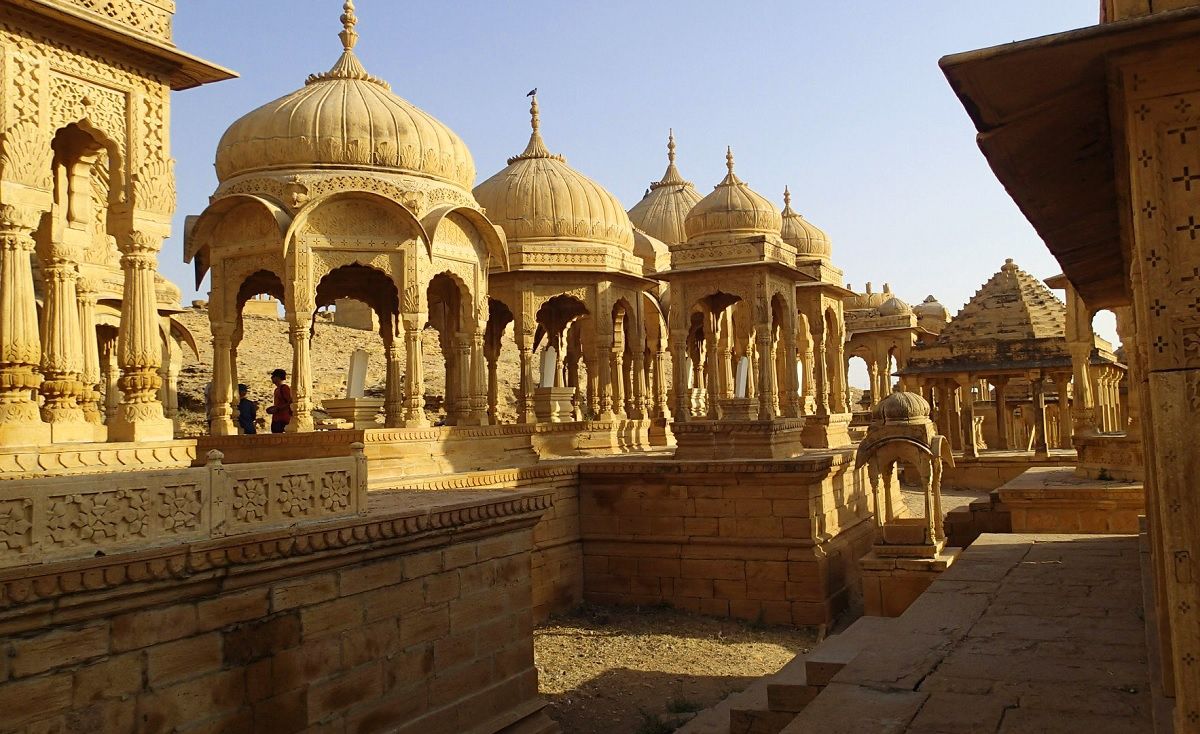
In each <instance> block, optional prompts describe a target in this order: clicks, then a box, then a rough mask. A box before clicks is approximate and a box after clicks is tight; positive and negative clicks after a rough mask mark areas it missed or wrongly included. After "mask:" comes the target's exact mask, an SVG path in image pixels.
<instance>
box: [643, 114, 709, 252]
mask: <svg viewBox="0 0 1200 734" xmlns="http://www.w3.org/2000/svg"><path fill="white" fill-rule="evenodd" d="M700 198H701V197H700V192H698V191H696V187H695V186H693V185H692V182H691V181H685V180H684V178H683V176H681V175H680V174H679V169H678V168H676V167H675V132H674V131H673V130H672V131H671V132H670V133H669V135H668V137H667V171H666V173H664V174H663V177H662V180H659V181H655V182H654V183H652V184H650V189H649V190H648V191H646V195H645V196H643V197H642V200H641V201H639V202H638V203H637V204H635V205H634V206H633V208H632V209H630V210H629V219H630V221H632V222H633V226H635V227H637V228H638V229H640V230H642V231H643V232H646V233H647V234H649V235H650V236H651V237H655V238H657V239H659V240H662V241H663V242H666V243H667V244H668V245H677V244H679V243H681V242H684V241H686V240H687V234H686V232H685V231H684V226H683V222H684V220H685V219H686V218H687V215H688V212H690V211H691V210H692V207H694V206H695V205H696V203H697V202H698V201H700Z"/></svg>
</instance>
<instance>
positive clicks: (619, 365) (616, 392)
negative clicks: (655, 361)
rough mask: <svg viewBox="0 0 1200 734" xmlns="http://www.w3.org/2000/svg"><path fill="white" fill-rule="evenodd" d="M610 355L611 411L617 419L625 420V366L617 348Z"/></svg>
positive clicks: (620, 352)
mask: <svg viewBox="0 0 1200 734" xmlns="http://www.w3.org/2000/svg"><path fill="white" fill-rule="evenodd" d="M611 355H612V367H611V368H610V369H611V370H612V373H611V374H612V410H613V413H614V414H615V416H616V417H617V418H625V417H627V414H626V413H625V364H624V359H623V357H624V355H623V354H622V350H621V349H620V348H619V347H613V348H612V350H611Z"/></svg>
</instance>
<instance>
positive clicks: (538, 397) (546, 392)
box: [533, 387, 575, 423]
mask: <svg viewBox="0 0 1200 734" xmlns="http://www.w3.org/2000/svg"><path fill="white" fill-rule="evenodd" d="M574 400H575V388H573V387H539V388H537V389H535V390H534V391H533V412H534V414H535V415H537V419H538V421H539V422H541V423H567V422H570V421H573V420H575V403H574Z"/></svg>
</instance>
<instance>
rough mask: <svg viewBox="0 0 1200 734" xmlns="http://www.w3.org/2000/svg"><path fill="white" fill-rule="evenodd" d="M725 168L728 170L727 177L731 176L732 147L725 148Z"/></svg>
mask: <svg viewBox="0 0 1200 734" xmlns="http://www.w3.org/2000/svg"><path fill="white" fill-rule="evenodd" d="M725 168H727V169H728V170H729V175H731V176H732V175H733V146H732V145H726V146H725Z"/></svg>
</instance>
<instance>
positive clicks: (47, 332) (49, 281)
mask: <svg viewBox="0 0 1200 734" xmlns="http://www.w3.org/2000/svg"><path fill="white" fill-rule="evenodd" d="M46 249H47V252H46V254H45V257H43V259H42V263H41V264H42V286H43V290H44V298H43V302H42V362H41V364H42V385H41V394H42V399H43V402H42V420H44V421H46V422H47V423H49V424H50V433H51V440H52V441H56V442H57V441H89V440H91V439H92V438H93V431H92V429H91V428H90V427H88V426H87V425H86V423H85V421H84V419H83V409H82V408H80V407H79V399H80V397H82V394H83V384H82V383H81V382H80V381H79V372H80V370H81V369H82V368H83V345H82V338H81V332H80V330H79V304H78V303H77V298H76V295H75V282H76V280H77V279H78V277H79V273H78V270H77V266H76V264H75V261H76V259H77V258H76V254H75V253H74V252H73V250H72V248H69V247H66V246H64V245H62V244H61V243H51V244H50V245H49V246H48V247H47V248H46ZM155 317H156V319H157V313H156V314H155ZM156 325H157V324H156ZM155 336H157V330H155ZM153 346H154V348H156V349H157V348H158V340H157V339H155V340H154V343H153ZM159 361H160V362H161V356H160V358H159Z"/></svg>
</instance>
